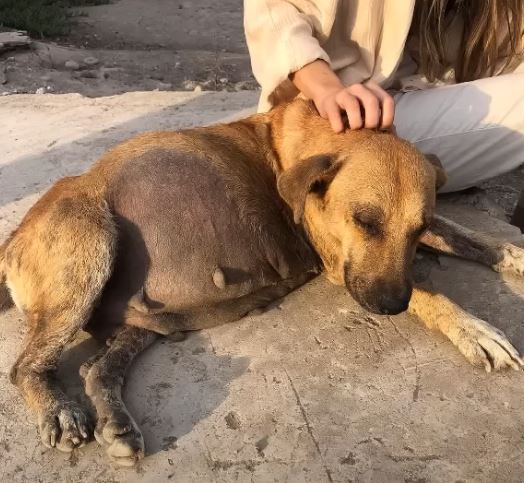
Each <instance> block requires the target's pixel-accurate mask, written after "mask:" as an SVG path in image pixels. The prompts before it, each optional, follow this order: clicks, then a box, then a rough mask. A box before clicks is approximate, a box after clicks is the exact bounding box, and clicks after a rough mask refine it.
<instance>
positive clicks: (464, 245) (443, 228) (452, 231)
mask: <svg viewBox="0 0 524 483" xmlns="http://www.w3.org/2000/svg"><path fill="white" fill-rule="evenodd" d="M421 243H422V245H424V246H425V247H428V248H432V249H434V250H436V251H438V252H440V253H444V254H446V255H453V256H456V257H460V258H464V259H466V260H472V261H474V262H478V263H482V264H483V265H487V266H488V267H490V268H492V269H493V270H495V271H496V272H513V273H516V274H518V275H524V250H523V249H522V248H519V247H517V246H515V245H513V244H511V243H507V242H504V241H501V240H497V239H495V238H492V237H490V236H487V235H484V234H482V233H477V232H475V231H473V230H469V229H468V228H465V227H463V226H461V225H459V224H458V223H455V222H453V221H451V220H448V219H446V218H444V217H442V216H439V215H435V217H434V219H433V222H432V224H431V227H430V228H429V229H428V231H427V232H426V233H425V234H424V235H423V237H422V239H421Z"/></svg>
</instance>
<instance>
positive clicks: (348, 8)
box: [244, 0, 415, 111]
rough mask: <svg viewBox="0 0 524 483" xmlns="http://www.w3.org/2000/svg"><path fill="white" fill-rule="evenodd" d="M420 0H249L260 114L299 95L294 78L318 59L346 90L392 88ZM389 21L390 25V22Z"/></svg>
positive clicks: (246, 22)
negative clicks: (366, 85)
mask: <svg viewBox="0 0 524 483" xmlns="http://www.w3.org/2000/svg"><path fill="white" fill-rule="evenodd" d="M414 6H415V0H244V28H245V31H246V39H247V45H248V48H249V53H250V55H251V62H252V68H253V72H254V75H255V77H256V78H257V80H258V82H259V83H260V85H261V86H262V94H261V97H260V103H259V111H267V110H269V109H270V108H271V107H272V106H273V105H275V104H277V103H279V102H281V101H282V100H285V99H290V98H292V97H294V96H295V95H296V94H298V91H297V90H296V88H295V87H294V85H293V84H292V83H291V82H290V81H289V79H288V77H289V74H291V73H292V72H295V71H297V70H298V69H300V68H301V67H303V66H305V65H306V64H309V63H310V62H312V61H314V60H316V59H323V60H325V61H326V62H328V63H329V64H330V65H331V68H332V69H333V70H334V71H335V72H336V73H337V74H338V76H339V77H340V79H341V80H342V82H343V83H344V84H345V85H350V84H353V83H357V82H363V81H366V80H369V79H372V80H374V81H376V82H378V83H380V84H381V85H382V86H384V87H389V86H390V84H391V81H392V79H393V76H394V74H395V72H396V70H397V68H398V66H399V63H400V61H401V58H402V53H403V51H404V45H405V43H406V39H407V36H408V32H409V28H410V26H411V19H412V17H413V10H414ZM386 20H387V21H386Z"/></svg>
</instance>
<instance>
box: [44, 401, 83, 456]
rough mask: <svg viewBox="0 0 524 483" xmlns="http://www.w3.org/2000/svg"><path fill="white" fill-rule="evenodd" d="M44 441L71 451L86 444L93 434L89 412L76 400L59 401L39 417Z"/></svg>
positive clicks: (48, 445)
mask: <svg viewBox="0 0 524 483" xmlns="http://www.w3.org/2000/svg"><path fill="white" fill-rule="evenodd" d="M38 426H39V429H40V437H41V438H42V443H44V445H45V446H47V447H48V448H57V449H59V450H60V451H64V452H66V453H70V452H71V451H73V449H74V448H79V447H81V446H84V445H85V444H86V443H87V442H88V441H89V440H90V439H91V435H92V426H91V422H90V418H89V416H88V414H87V412H86V411H85V410H84V409H83V408H82V407H81V406H79V405H78V404H76V403H74V402H59V403H56V404H54V405H53V406H52V407H49V408H48V409H47V410H46V411H44V412H43V413H41V414H40V415H39V418H38Z"/></svg>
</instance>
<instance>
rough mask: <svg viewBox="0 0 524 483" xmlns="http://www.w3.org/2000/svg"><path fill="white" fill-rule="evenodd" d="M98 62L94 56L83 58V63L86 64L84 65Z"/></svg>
mask: <svg viewBox="0 0 524 483" xmlns="http://www.w3.org/2000/svg"><path fill="white" fill-rule="evenodd" d="M99 62H100V61H99V60H98V59H97V58H96V57H86V58H85V59H84V64H86V65H96V64H98V63H99Z"/></svg>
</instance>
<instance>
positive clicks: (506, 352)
mask: <svg viewBox="0 0 524 483" xmlns="http://www.w3.org/2000/svg"><path fill="white" fill-rule="evenodd" d="M457 329H458V330H457V332H456V333H455V334H450V338H451V339H452V341H453V343H454V344H455V345H456V346H457V347H458V349H459V350H460V352H462V354H464V356H465V357H466V359H467V360H468V361H469V362H471V363H472V364H473V365H475V366H480V367H484V368H485V369H486V371H487V372H491V371H492V370H498V369H504V368H507V367H511V368H513V369H516V370H519V369H520V368H521V367H522V366H524V361H523V360H522V358H521V357H520V356H519V353H518V352H517V350H516V349H515V348H514V347H513V346H512V345H511V343H510V342H509V340H508V339H507V338H506V336H505V335H504V332H502V331H501V330H499V329H497V328H496V327H493V326H491V325H490V324H488V323H487V322H484V321H483V320H481V319H477V318H476V317H473V316H470V317H468V318H464V319H463V320H462V321H461V323H460V324H459V325H458V327H457Z"/></svg>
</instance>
